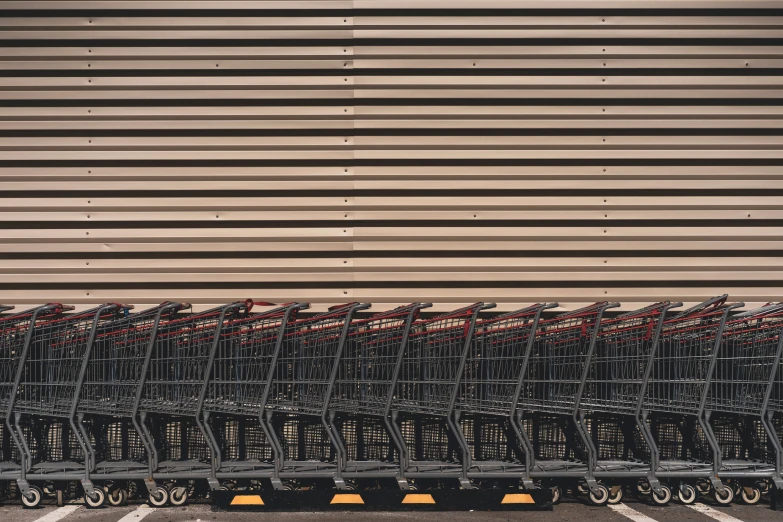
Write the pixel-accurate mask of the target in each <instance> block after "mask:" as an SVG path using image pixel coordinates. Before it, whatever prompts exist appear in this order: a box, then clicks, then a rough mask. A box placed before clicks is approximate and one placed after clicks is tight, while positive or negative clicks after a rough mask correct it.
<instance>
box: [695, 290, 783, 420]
mask: <svg viewBox="0 0 783 522" xmlns="http://www.w3.org/2000/svg"><path fill="white" fill-rule="evenodd" d="M781 331H783V305H781V304H775V305H768V306H764V307H762V308H759V309H756V310H751V311H748V312H745V313H742V314H739V315H735V316H734V317H731V318H730V319H729V320H727V322H726V326H725V327H724V329H723V336H722V340H721V345H720V350H719V352H718V355H717V359H716V362H715V371H714V372H713V375H712V379H711V382H710V386H709V392H708V394H707V402H706V406H705V407H706V409H708V410H711V411H721V412H733V413H740V414H747V415H759V416H760V415H762V414H763V413H764V411H763V410H764V406H765V401H766V398H767V395H768V392H769V391H770V390H769V388H770V385H771V383H772V382H773V381H772V379H773V375H774V372H773V370H774V369H775V367H776V366H777V365H778V364H779V359H780V350H781V343H783V336H781ZM771 400H772V404H771V405H770V407H772V408H773V409H774V408H776V407H780V405H779V404H778V403H777V402H775V400H776V397H775V394H774V393H773V394H772V397H771Z"/></svg>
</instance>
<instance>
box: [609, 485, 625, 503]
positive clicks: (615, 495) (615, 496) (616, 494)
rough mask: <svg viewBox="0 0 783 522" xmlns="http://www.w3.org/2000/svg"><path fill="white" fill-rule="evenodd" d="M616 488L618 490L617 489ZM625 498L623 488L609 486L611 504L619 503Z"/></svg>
mask: <svg viewBox="0 0 783 522" xmlns="http://www.w3.org/2000/svg"><path fill="white" fill-rule="evenodd" d="M615 489H616V490H617V491H615ZM622 500H623V488H622V486H619V487H617V488H614V487H612V488H609V500H608V501H607V502H609V504H619V503H620V502H621V501H622Z"/></svg>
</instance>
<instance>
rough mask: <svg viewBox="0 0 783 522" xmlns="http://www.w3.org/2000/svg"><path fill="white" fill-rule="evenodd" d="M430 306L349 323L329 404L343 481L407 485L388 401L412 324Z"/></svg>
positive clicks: (340, 474)
mask: <svg viewBox="0 0 783 522" xmlns="http://www.w3.org/2000/svg"><path fill="white" fill-rule="evenodd" d="M430 306H432V305H431V304H422V303H414V304H411V305H407V306H401V307H399V308H395V309H394V310H390V311H387V312H382V313H379V314H374V315H372V316H370V317H367V318H362V319H354V320H353V321H351V324H350V327H349V331H348V337H347V339H346V342H345V346H344V348H343V350H342V355H341V357H340V360H339V363H338V366H339V369H338V372H337V379H336V381H335V385H334V387H333V389H332V393H331V395H330V397H329V405H328V408H329V424H330V426H331V427H332V428H333V429H334V430H335V433H336V434H337V443H338V444H337V451H338V453H340V454H341V460H342V462H343V463H344V467H343V468H342V469H341V470H338V473H337V475H338V476H340V477H342V478H343V480H346V479H347V480H349V481H360V480H361V481H363V484H362V486H368V487H369V486H370V485H376V486H381V487H383V485H384V481H385V482H388V481H389V480H394V481H396V484H397V486H398V487H399V488H400V489H403V490H407V489H409V484H408V481H407V480H406V479H405V477H404V476H403V474H402V468H401V467H400V461H399V454H400V451H401V449H400V447H401V444H400V442H399V441H397V440H395V432H394V431H392V428H391V418H390V411H391V402H392V399H393V395H394V389H395V384H396V379H397V376H398V374H399V370H400V366H401V364H402V355H403V353H404V351H405V346H406V344H407V342H408V336H409V333H410V330H411V325H412V324H413V321H415V320H416V318H417V317H418V316H419V312H420V311H421V310H422V309H424V308H428V307H430ZM349 485H352V484H349ZM355 487H358V484H357V485H356V486H355Z"/></svg>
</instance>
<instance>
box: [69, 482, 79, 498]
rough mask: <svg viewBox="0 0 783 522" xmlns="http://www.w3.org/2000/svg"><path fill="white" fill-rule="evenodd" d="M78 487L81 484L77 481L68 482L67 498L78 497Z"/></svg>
mask: <svg viewBox="0 0 783 522" xmlns="http://www.w3.org/2000/svg"><path fill="white" fill-rule="evenodd" d="M79 489H81V486H80V485H79V483H78V482H75V481H71V482H69V483H68V490H67V493H68V497H67V498H68V500H76V499H77V498H79Z"/></svg>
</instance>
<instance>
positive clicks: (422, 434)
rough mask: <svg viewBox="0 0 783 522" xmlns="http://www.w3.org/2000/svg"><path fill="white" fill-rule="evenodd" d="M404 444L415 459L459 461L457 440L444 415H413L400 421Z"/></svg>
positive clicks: (444, 461)
mask: <svg viewBox="0 0 783 522" xmlns="http://www.w3.org/2000/svg"><path fill="white" fill-rule="evenodd" d="M399 426H400V432H401V433H402V436H403V440H404V441H405V445H406V446H407V447H408V450H409V451H410V452H411V455H412V456H413V459H414V460H416V461H430V462H440V463H459V462H460V455H461V454H460V449H459V442H457V439H456V438H455V437H454V435H453V433H452V432H451V431H450V430H449V428H448V425H447V423H446V420H445V418H444V417H428V416H421V415H417V416H413V417H411V418H407V419H405V420H403V421H402V422H400V424H399Z"/></svg>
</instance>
